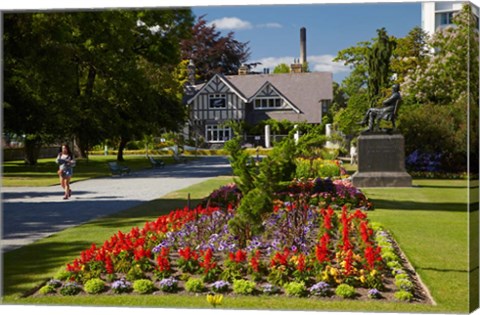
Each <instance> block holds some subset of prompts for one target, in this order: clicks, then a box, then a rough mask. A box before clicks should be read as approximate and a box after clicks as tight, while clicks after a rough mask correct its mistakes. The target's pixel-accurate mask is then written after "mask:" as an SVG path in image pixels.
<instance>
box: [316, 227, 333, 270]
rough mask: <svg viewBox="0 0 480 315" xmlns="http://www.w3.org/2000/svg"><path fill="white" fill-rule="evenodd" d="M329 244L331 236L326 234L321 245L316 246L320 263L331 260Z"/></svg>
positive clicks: (321, 240)
mask: <svg viewBox="0 0 480 315" xmlns="http://www.w3.org/2000/svg"><path fill="white" fill-rule="evenodd" d="M329 242H330V235H328V233H327V232H325V234H323V236H322V238H321V239H320V243H319V244H317V245H316V246H315V257H316V258H317V260H318V262H320V263H323V262H325V261H329V260H330V259H329V250H328V243H329Z"/></svg>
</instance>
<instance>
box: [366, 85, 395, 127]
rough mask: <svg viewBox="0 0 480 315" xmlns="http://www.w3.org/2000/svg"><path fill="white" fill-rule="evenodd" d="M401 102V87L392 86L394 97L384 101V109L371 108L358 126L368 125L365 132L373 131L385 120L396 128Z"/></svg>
mask: <svg viewBox="0 0 480 315" xmlns="http://www.w3.org/2000/svg"><path fill="white" fill-rule="evenodd" d="M401 100H402V97H401V95H400V85H398V84H394V85H393V86H392V95H390V97H389V98H387V99H386V100H384V101H383V103H382V104H383V107H380V108H369V109H368V110H367V112H366V113H365V116H364V117H363V120H362V121H360V122H358V124H359V125H362V126H365V125H368V129H366V130H365V131H373V130H374V129H375V127H376V125H378V123H379V122H380V120H382V119H384V120H389V121H391V122H392V125H393V128H395V118H396V115H397V112H398V108H399V105H400V101H401Z"/></svg>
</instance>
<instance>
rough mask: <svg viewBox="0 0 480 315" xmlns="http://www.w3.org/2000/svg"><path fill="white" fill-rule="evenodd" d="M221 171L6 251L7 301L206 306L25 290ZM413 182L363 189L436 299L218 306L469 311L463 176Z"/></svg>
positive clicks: (249, 300)
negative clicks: (409, 185) (48, 294)
mask: <svg viewBox="0 0 480 315" xmlns="http://www.w3.org/2000/svg"><path fill="white" fill-rule="evenodd" d="M230 181H231V177H221V178H218V179H215V180H211V181H207V182H204V183H201V184H197V185H194V186H191V187H189V188H187V189H183V190H181V191H178V192H175V193H172V194H170V195H168V196H166V197H165V198H163V199H160V200H155V201H152V202H149V203H146V204H143V205H141V206H138V207H135V208H132V209H129V210H126V211H123V212H120V213H118V214H116V215H112V216H109V217H106V218H102V219H99V220H95V221H92V222H89V223H87V224H84V225H82V226H78V227H75V228H71V229H67V230H65V231H62V232H60V233H57V234H55V235H53V236H51V237H48V238H45V239H42V240H40V241H38V242H36V243H34V244H31V245H27V246H25V247H23V248H20V249H18V250H15V251H12V252H9V253H6V254H5V255H4V294H5V296H4V300H3V302H4V303H7V304H16V303H18V304H44V305H88V306H94V305H96V306H104V305H110V306H141V307H169V308H170V307H174V308H208V307H209V304H208V303H207V301H206V298H205V297H204V296H193V295H192V296H185V295H168V296H152V295H150V296H138V295H121V296H106V295H101V296H76V297H27V298H21V295H22V294H23V293H25V292H28V291H29V290H32V289H33V288H35V287H37V286H38V285H40V284H41V283H42V281H44V280H46V279H48V278H50V277H52V276H53V275H54V274H55V272H56V271H57V270H58V269H59V268H63V266H64V265H65V263H67V262H71V261H72V260H73V259H74V258H76V257H78V255H79V253H80V251H82V250H84V249H86V248H87V247H89V246H90V245H91V243H92V242H95V243H97V244H102V243H103V241H105V240H106V239H108V238H109V237H110V236H111V235H113V234H114V233H116V232H117V231H118V230H121V231H129V230H130V228H131V227H133V226H142V225H143V224H144V222H145V221H149V220H153V219H154V218H156V217H158V216H159V215H162V214H165V213H168V212H169V211H170V210H173V209H175V208H178V207H183V206H185V205H186V197H187V195H188V194H189V193H190V197H191V199H192V200H191V201H192V204H195V203H196V202H198V201H199V200H200V199H201V197H203V196H205V195H206V194H208V193H210V192H211V191H212V190H213V189H215V188H218V187H219V186H221V185H223V184H225V183H227V182H230ZM414 185H415V186H414V187H412V188H368V189H363V191H364V192H365V193H366V194H367V196H368V197H369V198H370V199H372V200H373V201H374V203H375V204H376V210H375V211H371V212H369V213H368V215H369V218H370V220H372V221H375V222H380V223H381V224H382V225H383V226H384V227H385V228H386V229H387V230H389V231H390V232H391V233H392V234H393V235H394V236H395V238H396V240H397V241H398V242H399V244H400V246H401V248H402V250H403V251H404V252H405V253H406V255H407V257H408V259H409V260H410V262H411V263H412V265H413V266H414V267H415V269H416V270H417V272H418V273H419V274H420V276H421V278H422V280H423V282H424V283H425V284H426V285H427V287H428V288H429V289H430V291H431V293H432V295H433V298H434V299H435V301H436V303H437V305H424V304H415V303H413V304H412V303H401V302H394V303H393V302H382V301H355V300H353V301H341V302H340V301H328V300H318V299H304V298H303V299H302V298H290V297H289V298H281V299H279V298H275V297H264V296H262V297H255V296H252V297H250V296H249V297H243V296H242V297H230V296H226V297H225V298H224V301H223V304H222V305H221V308H229V309H257V310H260V309H266V310H315V311H319V310H322V311H327V310H336V311H368V312H427V313H431V312H434V313H450V312H452V313H467V312H468V301H467V296H468V292H469V291H468V248H467V240H468V231H467V213H466V210H465V209H466V192H467V189H466V181H462V180H414Z"/></svg>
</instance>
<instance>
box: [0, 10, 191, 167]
mask: <svg viewBox="0 0 480 315" xmlns="http://www.w3.org/2000/svg"><path fill="white" fill-rule="evenodd" d="M4 19H5V29H4V41H5V46H4V47H5V104H4V105H5V117H6V118H7V119H6V121H8V123H6V124H5V125H6V126H5V127H6V129H7V130H9V131H12V132H15V133H17V134H20V133H21V134H26V135H27V137H26V138H27V139H35V143H34V144H35V146H36V147H38V145H39V144H40V143H41V140H42V139H44V140H46V139H48V138H49V137H50V138H52V137H54V138H56V139H62V138H69V139H70V138H72V137H74V139H75V143H76V146H77V153H79V154H80V156H85V155H86V152H87V150H88V148H89V147H90V146H91V145H93V144H97V143H98V142H100V140H103V139H105V138H117V139H119V140H120V144H121V145H124V144H125V143H126V142H127V141H128V140H130V139H132V138H135V137H140V136H141V135H143V134H147V133H150V132H153V131H155V130H160V129H161V128H162V127H164V128H166V129H173V130H175V129H176V128H177V127H178V124H179V123H181V122H183V118H184V115H183V114H182V107H181V97H180V93H179V89H180V88H181V86H180V83H179V81H178V80H177V79H176V78H175V77H174V76H172V73H173V72H174V70H175V67H176V66H177V64H179V63H180V46H179V42H180V41H181V40H182V39H184V38H186V37H187V36H189V34H190V33H189V30H190V29H191V26H192V24H193V18H192V15H191V11H190V10H148V11H133V10H131V11H130V10H128V11H127V10H107V11H89V12H68V13H25V14H16V13H15V14H13V13H12V14H6V15H5V18H4ZM159 77H162V79H164V80H160V79H159ZM158 82H162V83H158ZM19 112H21V113H22V114H21V115H18V113H19ZM29 135H32V136H29ZM26 144H27V151H29V150H28V147H30V145H29V143H28V142H27V143H26ZM121 158H122V156H121V154H120V155H119V159H121ZM35 160H36V159H35V157H32V160H31V161H29V163H32V164H33V163H34V162H35Z"/></svg>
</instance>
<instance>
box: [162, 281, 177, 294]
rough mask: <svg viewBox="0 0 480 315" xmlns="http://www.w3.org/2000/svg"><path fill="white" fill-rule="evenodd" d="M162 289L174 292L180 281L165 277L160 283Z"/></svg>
mask: <svg viewBox="0 0 480 315" xmlns="http://www.w3.org/2000/svg"><path fill="white" fill-rule="evenodd" d="M158 285H159V286H160V289H161V290H162V291H164V292H174V291H175V290H176V289H177V285H178V281H177V280H176V279H175V278H173V277H170V278H164V279H162V280H160V282H159V283H158Z"/></svg>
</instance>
